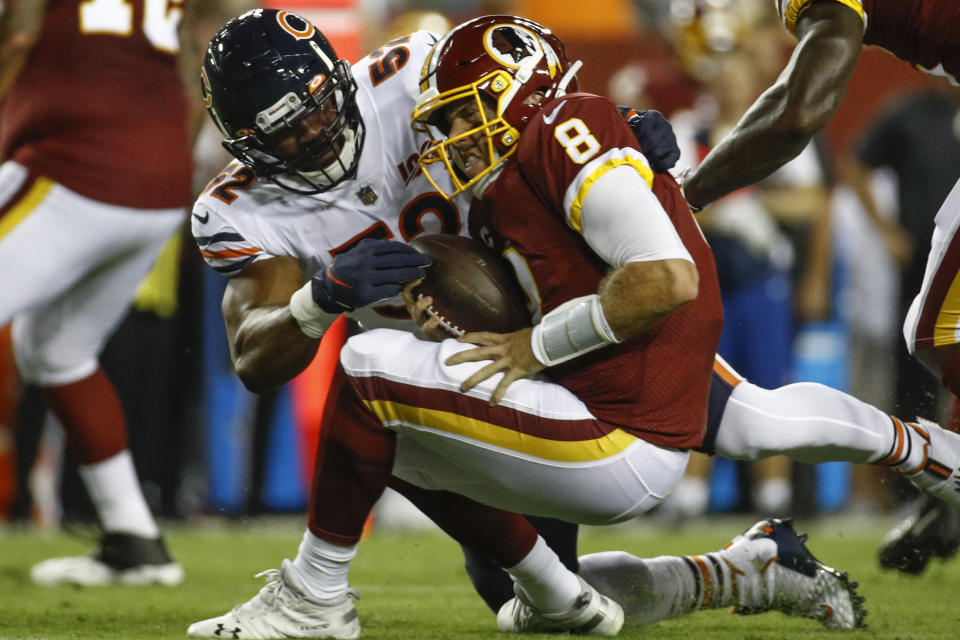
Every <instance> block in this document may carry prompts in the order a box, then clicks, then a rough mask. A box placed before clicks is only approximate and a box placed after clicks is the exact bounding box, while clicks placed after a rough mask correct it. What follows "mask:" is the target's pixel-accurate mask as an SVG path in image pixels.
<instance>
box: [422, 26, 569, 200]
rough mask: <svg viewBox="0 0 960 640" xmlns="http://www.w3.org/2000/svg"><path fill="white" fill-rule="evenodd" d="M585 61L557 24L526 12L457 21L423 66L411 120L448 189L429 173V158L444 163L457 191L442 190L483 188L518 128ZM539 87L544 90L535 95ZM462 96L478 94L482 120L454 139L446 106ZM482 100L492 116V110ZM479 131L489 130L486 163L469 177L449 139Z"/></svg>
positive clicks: (561, 90)
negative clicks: (574, 57)
mask: <svg viewBox="0 0 960 640" xmlns="http://www.w3.org/2000/svg"><path fill="white" fill-rule="evenodd" d="M579 68H580V62H579V61H577V62H575V63H571V62H570V60H569V59H568V58H567V53H566V50H565V48H564V46H563V42H561V41H560V39H559V38H557V36H556V35H554V34H553V32H552V31H550V30H549V29H547V28H546V27H544V26H542V25H540V24H537V23H536V22H533V21H532V20H527V19H526V18H520V17H517V16H507V15H493V16H484V17H482V18H476V19H474V20H470V21H468V22H464V23H463V24H461V25H459V26H457V27H455V28H454V29H453V30H452V31H450V32H449V33H447V34H446V35H445V36H444V37H443V38H441V39H440V40H439V41H438V42H437V43H436V44H435V45H434V46H433V49H432V50H431V51H430V54H429V56H427V60H426V61H425V63H424V65H423V69H422V71H421V73H420V98H419V99H418V100H417V106H416V107H415V109H414V112H413V125H414V128H416V129H418V130H423V131H426V132H427V134H428V135H429V136H430V138H431V140H432V145H431V146H430V148H428V149H427V150H426V152H424V153H423V154H422V156H421V159H420V162H421V166H423V169H424V173H425V174H426V175H427V177H428V178H429V179H430V181H431V182H432V183H433V184H434V186H435V187H436V188H437V189H439V190H440V191H441V192H443V189H442V188H441V187H440V186H439V185H438V184H437V181H436V180H434V178H433V176H431V175H430V170H431V166H430V165H434V166H436V163H440V164H442V166H443V167H444V168H445V170H446V171H447V172H448V173H449V174H450V177H451V179H452V180H453V185H454V191H453V192H452V193H444V195H446V196H447V197H452V196H454V195H456V194H458V193H460V192H461V191H464V190H465V189H469V188H471V187H473V186H474V185H479V186H480V188H481V189H482V188H483V187H484V186H485V185H486V184H487V183H488V182H489V181H490V180H491V179H492V178H493V177H494V176H495V175H496V174H497V173H499V167H500V166H501V163H502V162H503V161H504V160H505V159H506V158H507V157H508V156H509V155H510V154H511V153H513V152H514V151H515V150H516V148H517V146H516V145H517V140H519V138H520V132H521V131H523V129H524V127H526V125H527V123H529V122H530V120H531V118H533V117H534V116H535V115H536V114H537V113H539V112H540V110H541V109H542V108H543V105H544V104H546V103H547V102H549V101H550V100H552V99H554V98H556V97H559V96H562V95H564V94H566V93H567V92H568V91H576V90H577V81H576V72H577V69H579ZM538 91H539V92H541V93H542V95H541V96H534V97H533V98H531V96H532V95H533V94H535V93H536V92H538ZM464 100H474V101H476V103H477V106H478V107H479V110H480V112H481V114H483V117H482V123H481V124H480V125H479V126H477V127H476V128H474V129H471V130H470V131H467V132H464V133H462V134H459V135H457V136H455V137H454V138H449V137H448V136H447V133H448V131H446V130H445V129H446V125H445V124H444V118H443V112H444V109H445V108H447V107H448V106H450V105H453V104H455V103H461V102H462V101H464ZM484 103H486V104H487V105H488V106H490V107H491V108H492V109H493V111H494V112H495V116H494V117H492V118H489V117H487V115H486V112H485V111H484V109H483V105H484ZM478 132H482V133H483V134H484V136H486V141H487V145H486V151H487V153H488V156H489V157H488V166H487V168H486V169H485V170H484V171H483V172H481V173H480V174H479V175H477V176H474V177H473V178H472V179H470V178H467V176H466V175H465V174H464V173H463V172H462V171H461V170H460V169H459V168H458V166H457V161H456V150H455V148H454V147H453V146H451V145H452V144H453V143H454V142H456V141H458V140H462V139H464V138H467V137H470V136H473V135H475V134H477V133H478Z"/></svg>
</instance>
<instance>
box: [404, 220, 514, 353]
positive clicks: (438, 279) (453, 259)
mask: <svg viewBox="0 0 960 640" xmlns="http://www.w3.org/2000/svg"><path fill="white" fill-rule="evenodd" d="M410 245H411V246H412V247H414V248H416V249H417V250H418V251H422V252H424V253H428V254H430V255H431V256H433V261H432V263H431V264H430V266H429V267H427V275H426V277H425V278H424V279H423V282H421V283H420V284H419V285H417V287H416V288H415V289H414V290H413V292H412V293H413V295H414V296H415V297H417V296H419V295H425V296H430V297H432V298H433V304H432V305H431V306H430V307H429V308H428V310H427V313H429V314H430V315H432V316H437V317H439V319H440V324H441V325H442V326H443V327H444V328H446V329H447V330H448V331H450V333H452V334H453V335H455V336H461V335H463V334H464V333H465V332H469V331H492V332H495V333H510V332H511V331H517V330H518V329H523V328H524V327H529V326H530V312H529V311H528V310H527V305H526V302H525V301H526V296H525V295H524V293H523V291H522V290H521V289H520V285H519V284H518V283H517V279H516V277H515V276H514V274H513V269H512V268H511V267H510V265H509V264H507V262H506V261H505V260H504V259H503V258H501V257H500V256H498V255H497V254H496V253H494V252H493V251H491V250H490V249H488V248H487V247H486V246H485V245H484V244H482V243H481V242H478V241H476V240H474V239H472V238H466V237H464V236H458V235H453V234H444V233H441V234H436V235H428V236H421V237H419V238H416V239H414V240H413V241H412V242H411V243H410Z"/></svg>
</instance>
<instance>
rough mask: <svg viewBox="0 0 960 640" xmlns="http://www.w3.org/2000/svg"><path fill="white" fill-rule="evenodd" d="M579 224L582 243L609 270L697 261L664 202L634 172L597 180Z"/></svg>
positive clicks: (621, 170) (618, 169)
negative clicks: (674, 260) (628, 265)
mask: <svg viewBox="0 0 960 640" xmlns="http://www.w3.org/2000/svg"><path fill="white" fill-rule="evenodd" d="M581 221H582V225H583V238H584V239H585V240H586V241H587V244H589V245H590V248H591V249H593V250H594V251H595V252H596V253H597V255H598V256H600V257H601V258H603V259H604V260H605V261H606V262H607V264H609V265H611V266H614V267H620V266H623V265H624V264H626V263H628V262H646V261H651V260H667V259H670V258H680V259H683V260H688V261H690V262H693V258H691V257H690V252H689V251H687V248H686V247H685V246H683V242H682V241H681V240H680V235H679V234H678V233H677V230H676V228H675V227H674V226H673V223H672V222H671V221H670V218H669V216H667V212H666V211H665V210H664V208H663V206H662V205H661V204H660V201H659V200H657V197H656V196H655V195H653V192H652V191H650V188H649V187H647V183H646V182H645V181H644V179H643V177H642V176H640V174H639V173H637V171H636V170H635V169H634V168H632V167H629V166H621V167H616V168H614V169H611V170H610V171H607V172H606V173H605V174H603V175H602V176H600V177H599V178H598V179H597V181H596V182H595V183H594V184H593V186H592V187H591V188H590V191H589V192H588V193H587V195H586V197H585V198H584V200H583V208H582V214H581Z"/></svg>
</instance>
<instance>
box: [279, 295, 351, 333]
mask: <svg viewBox="0 0 960 640" xmlns="http://www.w3.org/2000/svg"><path fill="white" fill-rule="evenodd" d="M312 286H313V282H312V281H307V284H305V285H303V286H302V287H300V288H299V289H297V290H296V291H294V292H293V295H292V296H290V315H292V316H293V319H294V320H296V321H297V324H298V325H300V331H303V333H304V335H306V336H308V337H310V338H320V337H322V336H323V334H324V332H325V331H326V330H327V329H328V328H329V327H330V325H331V324H333V321H334V320H336V319H337V317H338V316H339V315H340V314H339V313H327V312H326V311H324V310H323V309H321V308H320V307H319V306H317V303H316V302H314V301H313V292H312V291H311V287H312Z"/></svg>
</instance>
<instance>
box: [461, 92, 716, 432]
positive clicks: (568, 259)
mask: <svg viewBox="0 0 960 640" xmlns="http://www.w3.org/2000/svg"><path fill="white" fill-rule="evenodd" d="M518 144H519V148H518V149H517V151H516V153H515V155H514V156H513V157H512V158H511V159H510V160H508V161H507V162H506V165H505V168H504V169H503V172H502V173H501V174H500V176H499V177H498V178H497V180H496V181H495V182H494V183H493V184H492V185H491V186H489V187H488V188H487V190H486V191H485V192H484V194H483V199H482V200H480V201H478V202H477V203H476V204H475V205H474V207H473V209H472V210H471V216H472V217H473V220H472V221H471V225H472V229H473V230H474V231H475V232H476V233H477V234H478V235H481V236H483V234H484V233H485V232H489V233H492V235H493V237H494V239H495V240H496V239H501V238H503V239H506V240H500V242H503V247H502V248H503V249H504V250H505V251H506V252H507V253H510V252H514V251H515V252H517V254H519V256H520V257H521V258H522V263H525V265H526V268H528V269H529V273H528V274H520V273H518V277H519V279H520V281H521V282H524V281H525V280H526V281H529V280H530V279H531V278H532V281H533V282H534V283H535V286H536V295H537V296H539V300H540V309H541V311H542V312H543V313H547V312H549V311H551V310H553V309H555V308H556V307H557V306H559V305H560V304H562V303H563V302H566V301H567V300H570V299H571V298H575V297H579V296H584V295H589V294H591V293H595V292H596V291H597V289H598V287H599V284H600V280H601V279H602V278H603V277H604V275H606V273H607V272H608V271H609V267H608V266H607V265H606V264H605V263H604V262H603V260H601V259H600V258H599V257H598V256H597V255H596V254H595V253H594V252H593V251H592V250H591V249H590V248H589V246H588V245H587V243H586V241H585V240H584V238H583V236H582V235H581V233H580V232H579V228H578V227H579V208H578V207H579V203H580V202H582V198H583V196H584V195H585V194H586V191H587V190H589V188H590V185H591V184H592V183H593V180H594V179H596V178H597V177H598V176H599V175H601V174H602V173H603V172H604V171H605V170H607V169H609V168H610V167H613V166H620V165H623V164H628V165H631V166H634V167H636V168H637V170H638V172H640V173H641V175H644V176H645V177H646V178H647V179H648V184H649V185H650V186H651V189H652V191H653V193H654V194H655V195H656V197H657V198H658V199H659V201H660V203H661V204H662V205H663V207H664V209H665V210H666V212H667V214H668V215H669V217H670V219H671V220H672V222H673V224H674V226H675V227H676V228H677V231H678V232H679V235H680V238H681V240H682V241H683V243H684V245H685V246H686V248H687V250H688V251H689V252H690V255H691V256H692V257H693V259H694V261H695V262H696V264H697V267H698V269H699V272H700V293H699V296H698V297H697V299H696V300H694V301H693V302H691V303H689V304H687V305H685V306H683V307H681V308H680V309H679V310H678V311H676V312H674V313H673V314H671V315H670V316H669V317H667V318H666V319H665V320H663V321H662V322H660V323H659V324H658V325H656V326H654V327H653V328H652V329H650V331H648V332H647V333H645V334H644V335H642V336H639V337H636V338H633V339H631V340H628V341H626V342H624V343H622V344H620V345H617V346H611V347H606V348H603V349H599V350H597V351H595V352H593V353H590V354H587V355H585V356H581V357H579V358H575V359H574V360H571V361H569V362H567V363H564V364H562V365H559V366H556V367H552V368H550V369H547V370H546V371H545V374H546V375H548V376H549V377H550V379H552V380H553V381H555V382H557V383H559V384H562V385H563V386H564V387H566V388H567V389H569V390H570V391H572V392H573V393H575V394H576V395H577V396H578V397H579V398H580V399H581V400H582V401H583V402H584V403H585V404H586V405H587V406H588V407H589V408H590V410H591V411H592V412H593V414H594V415H595V416H596V417H597V418H599V419H601V420H604V421H606V422H608V423H610V424H611V425H612V426H613V427H619V428H622V429H625V430H627V431H629V432H631V433H633V434H635V435H637V436H639V437H641V438H643V439H644V440H647V441H649V442H652V443H654V444H658V445H662V446H670V447H693V446H697V445H699V444H700V443H701V440H702V437H703V430H704V425H705V424H706V415H707V394H708V389H709V385H710V372H711V370H712V367H713V361H714V354H715V353H716V348H717V343H718V341H719V339H720V331H721V329H722V327H723V312H722V308H721V304H720V289H719V286H718V284H717V275H716V269H715V267H714V262H713V255H712V253H711V252H710V248H709V247H708V246H707V244H706V241H705V240H704V239H703V235H702V234H701V233H700V229H699V228H698V226H697V224H696V222H695V221H694V219H693V216H692V214H691V213H690V209H689V208H688V207H687V205H686V202H685V201H684V199H683V196H682V194H681V193H680V189H679V188H678V186H677V184H676V182H675V181H674V180H673V178H672V177H671V176H670V175H669V174H667V173H657V174H654V173H652V172H651V171H650V169H649V168H647V167H646V160H645V159H643V156H642V153H641V152H640V151H639V150H637V142H636V140H635V138H634V136H633V133H632V132H631V130H630V128H629V127H628V126H627V124H626V123H625V122H624V120H623V118H621V117H620V114H619V113H618V111H617V109H616V107H615V106H614V105H613V103H611V102H610V101H609V100H607V99H605V98H601V97H598V96H594V95H588V94H571V95H569V96H566V97H563V98H560V99H557V100H554V101H552V102H551V103H548V104H547V105H546V106H545V107H544V109H543V110H542V111H541V113H540V115H539V116H537V117H536V118H535V119H534V120H533V121H532V122H531V123H530V124H529V125H528V126H527V128H526V129H525V130H524V132H523V135H522V136H521V137H520V142H519V143H518ZM482 227H486V229H482ZM481 229H482V230H481ZM514 263H515V264H517V261H514Z"/></svg>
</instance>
